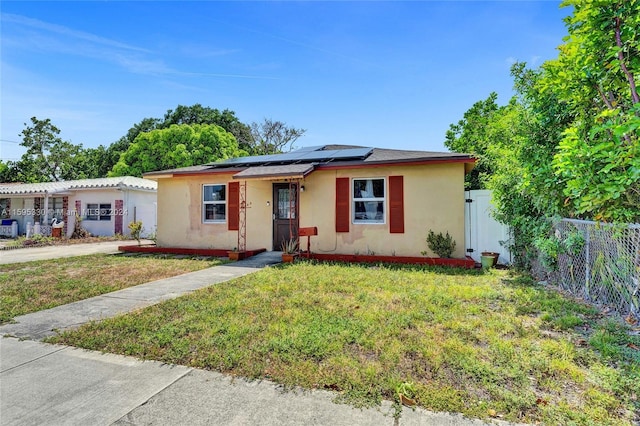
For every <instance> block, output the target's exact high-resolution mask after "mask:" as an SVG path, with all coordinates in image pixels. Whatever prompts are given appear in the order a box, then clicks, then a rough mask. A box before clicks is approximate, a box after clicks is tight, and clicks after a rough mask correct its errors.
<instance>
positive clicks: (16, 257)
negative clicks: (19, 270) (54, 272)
mask: <svg viewBox="0 0 640 426" xmlns="http://www.w3.org/2000/svg"><path fill="white" fill-rule="evenodd" d="M150 243H152V241H146V240H143V241H142V244H150ZM136 244H138V242H137V241H133V240H124V241H106V242H103V243H89V244H70V245H63V246H47V247H35V248H23V249H14V250H2V251H0V265H5V264H8V263H20V262H31V261H34V260H48V259H59V258H62V257H75V256H85V255H88V254H98V253H106V254H109V253H118V246H126V245H136Z"/></svg>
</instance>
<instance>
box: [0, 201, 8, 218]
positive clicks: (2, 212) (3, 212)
mask: <svg viewBox="0 0 640 426" xmlns="http://www.w3.org/2000/svg"><path fill="white" fill-rule="evenodd" d="M10 217H11V198H0V219H9V218H10Z"/></svg>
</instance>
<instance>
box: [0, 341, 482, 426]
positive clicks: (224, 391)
mask: <svg viewBox="0 0 640 426" xmlns="http://www.w3.org/2000/svg"><path fill="white" fill-rule="evenodd" d="M0 379H1V383H2V386H0V424H2V425H44V424H46V425H62V424H64V425H112V424H113V425H122V426H124V425H152V424H153V425H190V426H191V425H282V426H294V425H296V426H297V425H331V426H341V425H344V426H347V425H349V426H352V425H388V426H392V425H416V426H417V425H424V426H429V425H434V426H435V425H442V426H454V425H457V426H479V425H484V424H485V423H483V422H481V421H479V420H470V419H465V418H463V417H462V416H461V415H451V414H446V413H430V412H427V411H425V410H421V409H417V410H415V411H414V410H411V409H406V408H405V409H403V411H402V416H401V417H400V419H399V421H398V422H395V420H394V418H393V410H392V407H391V404H390V403H389V402H388V401H385V402H383V404H382V406H381V407H378V408H369V409H362V410H361V409H356V408H353V407H350V406H348V405H342V404H335V403H334V402H332V400H333V398H334V397H335V394H333V393H331V392H326V391H303V390H300V389H298V390H287V391H285V390H283V389H282V388H281V387H280V386H278V385H276V384H274V383H271V382H269V381H247V380H244V379H239V378H232V377H230V376H225V375H223V374H220V373H215V372H211V371H204V370H197V369H193V368H189V367H183V366H175V365H167V364H163V363H160V362H155V361H139V360H136V359H134V358H130V357H124V356H120V355H113V354H101V353H99V352H93V351H86V350H83V349H76V348H70V347H65V346H56V345H49V344H45V343H40V342H34V341H20V340H18V339H14V338H6V337H5V338H2V339H0Z"/></svg>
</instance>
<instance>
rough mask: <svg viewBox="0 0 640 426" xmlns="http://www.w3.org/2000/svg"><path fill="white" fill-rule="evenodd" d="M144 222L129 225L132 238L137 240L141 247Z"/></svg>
mask: <svg viewBox="0 0 640 426" xmlns="http://www.w3.org/2000/svg"><path fill="white" fill-rule="evenodd" d="M143 229H144V228H142V222H141V221H139V220H137V221H135V222H131V223H130V224H129V231H130V232H131V238H133V239H135V240H136V241H137V242H138V245H140V234H142V230H143Z"/></svg>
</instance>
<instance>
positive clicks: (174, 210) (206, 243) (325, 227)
mask: <svg viewBox="0 0 640 426" xmlns="http://www.w3.org/2000/svg"><path fill="white" fill-rule="evenodd" d="M389 176H404V224H405V232H404V233H402V234H392V233H390V232H389V194H388V188H389V180H388V177H389ZM337 177H348V178H385V183H386V188H387V190H386V203H385V215H386V220H385V223H384V224H354V223H351V224H350V226H349V232H347V233H336V231H335V197H336V184H335V179H336V178H337ZM232 181H233V179H232V174H219V175H209V176H207V175H202V176H185V177H174V178H161V179H159V180H158V234H157V235H158V245H159V246H163V247H189V248H217V249H233V248H235V247H237V244H238V243H237V241H238V232H237V231H229V230H228V225H227V223H226V222H224V223H215V224H213V223H203V221H202V185H203V184H228V183H229V182H232ZM246 182H247V202H248V203H249V208H248V209H247V220H246V224H247V230H246V241H247V249H257V248H266V249H268V250H271V249H273V248H274V247H273V243H272V235H273V222H272V206H270V205H268V203H272V184H273V183H274V182H272V181H260V180H249V181H246ZM300 184H301V185H304V187H305V191H304V192H302V193H301V194H300V226H301V227H307V226H316V227H318V236H315V237H312V238H311V242H312V246H311V249H312V251H314V252H318V253H333V254H354V253H360V254H367V253H375V254H378V255H394V254H395V255H397V256H420V255H421V252H422V251H428V248H427V244H426V237H427V233H428V231H429V230H430V229H432V230H433V231H435V232H436V233H437V232H442V233H443V234H444V233H446V232H449V234H450V235H451V236H452V237H453V239H454V240H455V241H456V250H455V252H454V254H453V255H454V257H460V258H461V257H464V254H465V253H464V165H463V164H462V163H449V164H437V165H420V166H389V167H375V168H361V169H344V170H326V171H321V170H318V171H314V172H313V173H311V174H310V175H309V176H307V178H306V179H304V180H303V181H301V182H300ZM351 208H352V207H351ZM301 245H302V246H303V247H306V238H303V239H302V241H301ZM275 249H278V248H277V247H276V248H275ZM428 255H430V256H435V254H433V253H428Z"/></svg>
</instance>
